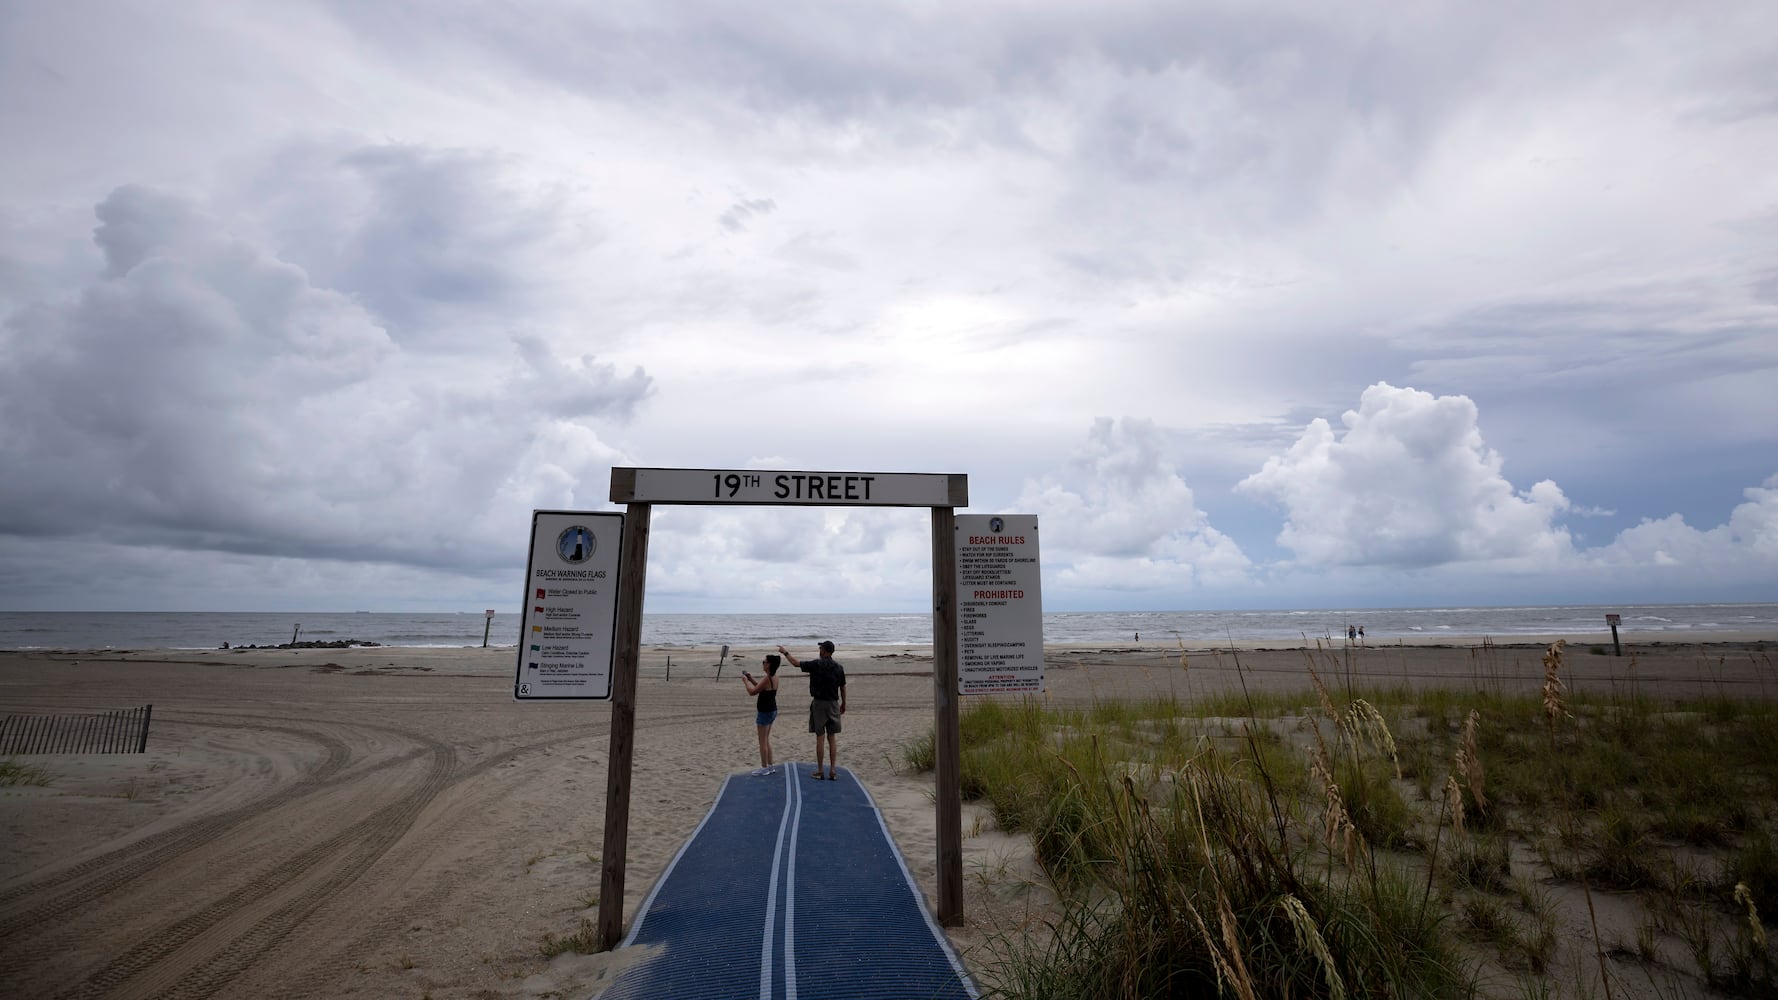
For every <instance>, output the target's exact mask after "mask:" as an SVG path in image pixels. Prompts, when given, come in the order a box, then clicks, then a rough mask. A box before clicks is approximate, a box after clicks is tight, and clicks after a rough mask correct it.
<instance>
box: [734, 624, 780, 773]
mask: <svg viewBox="0 0 1778 1000" xmlns="http://www.w3.org/2000/svg"><path fill="white" fill-rule="evenodd" d="M781 662H783V661H781V660H780V659H779V658H778V655H777V654H776V653H769V654H767V655H766V658H765V659H763V660H761V661H759V664H760V666H761V667H764V668H765V676H763V677H755V676H753V674H752V673H750V672H748V671H746V670H743V671H741V684H742V686H743V687H745V688H746V689H747V693H748V694H750V695H755V696H757V697H758V699H759V700H758V702H757V703H756V704H755V705H754V717H753V724H754V726H755V728H757V729H758V730H759V766H758V767H756V768H754V769H753V773H754V774H771V773H772V772H773V771H775V770H777V768H775V767H773V766H772V723H774V722H776V721H778V664H779V663H781Z"/></svg>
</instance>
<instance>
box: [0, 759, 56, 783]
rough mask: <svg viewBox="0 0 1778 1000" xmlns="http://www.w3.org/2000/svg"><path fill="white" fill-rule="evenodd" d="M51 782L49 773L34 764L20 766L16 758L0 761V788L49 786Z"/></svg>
mask: <svg viewBox="0 0 1778 1000" xmlns="http://www.w3.org/2000/svg"><path fill="white" fill-rule="evenodd" d="M51 780H52V779H51V778H50V774H49V771H47V770H46V769H44V768H42V767H40V766H38V765H36V764H21V763H19V762H18V758H16V757H8V758H6V759H5V760H0V786H5V785H38V786H41V785H47V784H49V783H50V781H51Z"/></svg>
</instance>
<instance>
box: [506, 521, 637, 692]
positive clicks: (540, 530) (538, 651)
mask: <svg viewBox="0 0 1778 1000" xmlns="http://www.w3.org/2000/svg"><path fill="white" fill-rule="evenodd" d="M623 527H624V516H623V515H622V514H610V513H607V514H595V513H591V512H588V511H571V510H536V511H532V512H531V555H530V558H529V560H528V561H527V562H526V564H525V603H524V614H523V615H521V616H520V623H521V624H520V626H519V658H518V665H517V667H516V673H515V674H514V676H513V682H512V697H513V700H515V701H562V700H569V699H591V700H594V701H609V700H610V699H611V677H612V670H611V664H612V653H613V650H614V649H615V648H616V644H617V591H618V582H619V573H618V559H619V556H620V555H621V553H622V551H623V543H622V538H623ZM493 614H494V613H493V612H492V611H490V612H488V620H489V621H490V622H491V621H493Z"/></svg>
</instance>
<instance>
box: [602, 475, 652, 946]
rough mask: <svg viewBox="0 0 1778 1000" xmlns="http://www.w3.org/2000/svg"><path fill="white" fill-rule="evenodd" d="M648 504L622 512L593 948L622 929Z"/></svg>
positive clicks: (619, 935) (611, 943)
mask: <svg viewBox="0 0 1778 1000" xmlns="http://www.w3.org/2000/svg"><path fill="white" fill-rule="evenodd" d="M650 510H651V508H650V506H649V505H648V504H645V503H633V504H630V505H629V506H628V507H627V508H626V512H625V515H624V536H623V553H622V555H621V556H619V562H618V571H617V575H618V584H617V623H616V628H615V632H614V634H613V636H612V645H613V646H614V647H615V649H614V653H615V654H616V655H615V662H614V663H613V664H612V668H613V671H614V676H613V677H612V679H611V680H612V685H611V752H610V754H609V757H610V759H609V760H608V761H607V762H606V765H605V850H604V853H603V854H602V855H601V856H600V859H599V863H600V871H599V925H598V927H597V932H598V937H599V949H600V950H601V951H610V950H611V949H612V948H615V947H617V943H618V941H619V940H621V939H622V938H623V931H624V853H625V850H626V849H627V847H628V845H629V839H630V763H631V759H632V756H633V754H634V752H635V748H636V743H635V735H636V674H637V671H638V667H639V663H640V660H641V655H642V594H643V576H644V574H646V573H647V572H648V517H649V513H650Z"/></svg>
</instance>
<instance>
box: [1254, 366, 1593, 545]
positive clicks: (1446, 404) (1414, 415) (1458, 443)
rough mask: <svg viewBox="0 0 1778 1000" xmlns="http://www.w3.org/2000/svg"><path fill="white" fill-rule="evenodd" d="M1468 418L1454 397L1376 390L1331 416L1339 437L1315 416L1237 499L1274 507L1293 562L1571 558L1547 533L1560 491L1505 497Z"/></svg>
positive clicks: (1497, 467) (1490, 455)
mask: <svg viewBox="0 0 1778 1000" xmlns="http://www.w3.org/2000/svg"><path fill="white" fill-rule="evenodd" d="M1476 416H1477V414H1476V406H1475V403H1473V402H1472V401H1470V399H1469V398H1468V397H1466V396H1434V395H1432V394H1431V393H1427V392H1421V391H1419V390H1416V389H1411V388H1397V387H1395V386H1392V385H1389V384H1388V383H1386V382H1378V383H1376V384H1375V385H1372V386H1370V387H1369V388H1367V389H1366V390H1365V391H1364V394H1363V396H1362V397H1361V398H1360V401H1359V406H1358V409H1356V410H1348V411H1346V413H1344V414H1343V415H1342V416H1341V417H1340V421H1341V423H1342V424H1343V425H1344V427H1345V429H1344V431H1343V432H1336V431H1335V430H1334V429H1333V427H1332V426H1330V425H1329V424H1328V422H1327V421H1326V420H1324V419H1322V418H1320V417H1316V418H1315V419H1314V420H1312V421H1310V422H1309V425H1308V427H1307V428H1306V429H1305V430H1304V431H1303V434H1302V436H1301V437H1300V438H1299V439H1298V440H1297V442H1296V443H1295V444H1293V445H1292V446H1291V447H1290V449H1289V450H1288V451H1286V452H1285V453H1284V454H1282V455H1274V456H1273V457H1271V458H1270V459H1268V460H1267V461H1266V463H1265V465H1264V467H1263V468H1261V469H1260V470H1259V471H1258V472H1255V473H1254V474H1252V475H1250V476H1248V477H1247V478H1246V479H1244V480H1242V481H1241V483H1240V484H1239V485H1238V486H1237V489H1240V490H1242V491H1245V492H1248V493H1250V494H1253V495H1256V496H1259V497H1262V498H1264V499H1267V500H1270V501H1272V502H1275V503H1276V504H1278V505H1279V506H1280V507H1282V508H1283V509H1284V511H1285V514H1286V521H1285V524H1284V529H1283V531H1282V532H1280V534H1279V535H1278V541H1279V543H1280V544H1281V545H1283V546H1285V547H1286V548H1288V549H1290V550H1291V551H1292V552H1294V553H1295V554H1296V557H1297V558H1298V559H1299V560H1300V561H1302V562H1305V563H1319V564H1346V565H1366V564H1384V565H1397V566H1433V565H1439V564H1444V563H1455V562H1474V561H1499V560H1514V561H1523V562H1530V563H1532V564H1537V563H1548V562H1552V561H1555V560H1559V559H1561V558H1562V557H1564V556H1565V555H1567V554H1568V553H1570V552H1572V549H1573V543H1572V540H1571V538H1570V536H1569V533H1568V531H1567V530H1566V529H1564V528H1562V527H1560V526H1558V525H1557V524H1556V523H1555V522H1556V518H1557V517H1558V516H1559V515H1561V514H1562V513H1564V512H1565V511H1567V510H1568V508H1569V501H1568V498H1567V497H1566V496H1565V495H1564V494H1563V493H1562V490H1561V488H1560V487H1558V486H1557V485H1556V484H1555V483H1554V482H1552V481H1550V480H1547V479H1546V480H1543V481H1541V482H1538V483H1536V484H1534V485H1533V486H1531V488H1530V489H1527V490H1515V489H1514V488H1513V485H1512V484H1511V483H1510V482H1508V481H1507V480H1506V478H1505V476H1503V475H1502V474H1501V457H1500V455H1499V454H1498V453H1497V452H1495V451H1494V450H1493V449H1491V448H1489V447H1488V446H1487V444H1486V443H1485V442H1484V441H1483V440H1482V433H1481V429H1480V428H1479V427H1478V425H1477V420H1476Z"/></svg>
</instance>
